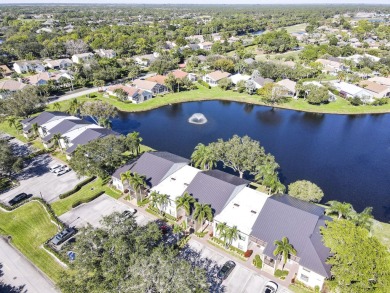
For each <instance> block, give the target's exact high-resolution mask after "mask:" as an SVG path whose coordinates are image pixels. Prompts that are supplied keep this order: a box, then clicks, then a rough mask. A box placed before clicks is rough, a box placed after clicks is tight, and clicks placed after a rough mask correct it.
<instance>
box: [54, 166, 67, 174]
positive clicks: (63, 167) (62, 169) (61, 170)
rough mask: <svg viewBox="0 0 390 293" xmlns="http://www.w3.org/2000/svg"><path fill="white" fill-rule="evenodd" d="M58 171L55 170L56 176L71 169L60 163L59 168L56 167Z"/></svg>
mask: <svg viewBox="0 0 390 293" xmlns="http://www.w3.org/2000/svg"><path fill="white" fill-rule="evenodd" d="M57 170H58V171H57V172H55V173H57V176H61V175H64V174H65V173H68V172H69V171H70V170H71V169H70V168H69V167H68V166H66V165H62V166H61V167H60V168H59V169H57Z"/></svg>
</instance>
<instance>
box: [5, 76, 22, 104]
mask: <svg viewBox="0 0 390 293" xmlns="http://www.w3.org/2000/svg"><path fill="white" fill-rule="evenodd" d="M25 86H26V84H24V83H22V82H19V81H16V80H13V79H10V80H4V81H0V99H5V98H7V97H8V96H9V95H10V94H11V93H12V92H16V91H19V90H21V89H23V88H24V87H25Z"/></svg>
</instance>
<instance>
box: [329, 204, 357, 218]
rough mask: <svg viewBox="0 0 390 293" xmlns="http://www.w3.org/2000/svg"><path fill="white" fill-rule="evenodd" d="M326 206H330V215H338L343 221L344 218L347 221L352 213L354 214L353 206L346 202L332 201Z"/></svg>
mask: <svg viewBox="0 0 390 293" xmlns="http://www.w3.org/2000/svg"><path fill="white" fill-rule="evenodd" d="M326 204H328V205H330V206H329V207H328V208H327V210H326V213H327V214H328V215H329V214H338V219H341V217H344V218H345V219H346V218H348V217H349V216H350V215H351V213H352V212H353V208H352V205H351V204H350V203H346V202H343V203H341V202H339V201H337V200H331V201H328V202H327V203H326Z"/></svg>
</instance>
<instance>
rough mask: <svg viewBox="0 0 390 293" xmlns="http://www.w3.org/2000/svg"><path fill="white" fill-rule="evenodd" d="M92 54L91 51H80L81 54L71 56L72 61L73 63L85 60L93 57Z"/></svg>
mask: <svg viewBox="0 0 390 293" xmlns="http://www.w3.org/2000/svg"><path fill="white" fill-rule="evenodd" d="M93 57H94V55H93V53H90V52H88V53H81V54H74V55H73V56H72V61H73V62H74V63H82V62H86V61H88V60H91V59H93Z"/></svg>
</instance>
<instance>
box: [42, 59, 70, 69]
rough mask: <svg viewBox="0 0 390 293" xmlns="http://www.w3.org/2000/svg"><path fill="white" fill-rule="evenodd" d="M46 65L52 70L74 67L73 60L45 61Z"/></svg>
mask: <svg viewBox="0 0 390 293" xmlns="http://www.w3.org/2000/svg"><path fill="white" fill-rule="evenodd" d="M45 65H46V66H47V67H49V68H51V69H66V68H68V67H70V66H72V65H73V62H72V60H70V59H68V58H65V59H56V60H50V59H47V60H45Z"/></svg>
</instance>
